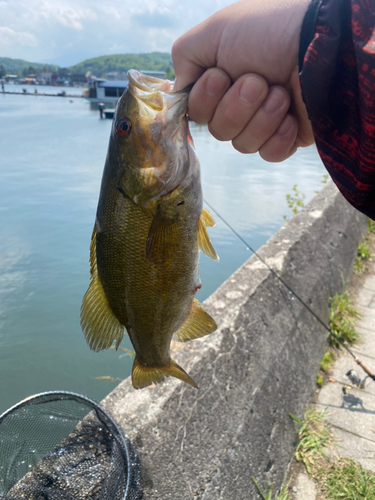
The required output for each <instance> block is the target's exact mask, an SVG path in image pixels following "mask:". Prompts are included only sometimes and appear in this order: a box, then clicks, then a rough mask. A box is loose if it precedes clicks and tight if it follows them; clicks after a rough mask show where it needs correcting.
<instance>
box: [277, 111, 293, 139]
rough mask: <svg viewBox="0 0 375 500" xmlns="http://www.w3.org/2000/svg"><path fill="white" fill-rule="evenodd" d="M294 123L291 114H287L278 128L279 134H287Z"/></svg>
mask: <svg viewBox="0 0 375 500" xmlns="http://www.w3.org/2000/svg"><path fill="white" fill-rule="evenodd" d="M292 125H293V119H292V118H291V117H290V116H287V117H286V118H285V120H284V121H283V123H282V124H281V125H280V127H279V128H278V129H277V133H278V135H286V134H287V133H288V132H289V131H290V128H291V127H292Z"/></svg>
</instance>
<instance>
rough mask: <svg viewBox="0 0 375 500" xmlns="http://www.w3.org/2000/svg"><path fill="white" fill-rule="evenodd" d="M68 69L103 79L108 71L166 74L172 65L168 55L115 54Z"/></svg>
mask: <svg viewBox="0 0 375 500" xmlns="http://www.w3.org/2000/svg"><path fill="white" fill-rule="evenodd" d="M68 69H69V71H70V72H72V73H84V74H86V73H87V71H91V74H92V75H95V76H97V77H104V76H105V74H106V73H109V72H110V71H122V72H124V73H125V72H126V71H128V70H129V69H138V70H142V69H144V70H149V71H150V70H151V71H165V72H166V73H167V74H168V73H170V71H173V65H172V58H171V55H170V54H169V53H164V52H151V53H149V54H116V55H112V56H101V57H94V58H93V59H86V61H83V62H81V63H79V64H76V65H75V66H70V68H68ZM169 76H170V75H169Z"/></svg>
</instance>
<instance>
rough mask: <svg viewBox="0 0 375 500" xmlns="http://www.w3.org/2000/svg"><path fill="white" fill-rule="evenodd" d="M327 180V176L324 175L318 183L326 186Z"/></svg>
mask: <svg viewBox="0 0 375 500" xmlns="http://www.w3.org/2000/svg"><path fill="white" fill-rule="evenodd" d="M328 179H329V174H324V175H323V178H322V180H321V181H320V182H321V183H322V184H327V182H328Z"/></svg>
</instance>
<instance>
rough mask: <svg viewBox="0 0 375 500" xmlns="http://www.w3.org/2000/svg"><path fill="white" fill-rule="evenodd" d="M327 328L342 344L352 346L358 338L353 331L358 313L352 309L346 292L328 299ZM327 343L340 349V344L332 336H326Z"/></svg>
mask: <svg viewBox="0 0 375 500" xmlns="http://www.w3.org/2000/svg"><path fill="white" fill-rule="evenodd" d="M330 306H331V308H330V311H329V328H330V330H332V332H333V333H334V334H336V336H337V337H338V338H339V339H340V340H341V341H342V342H344V343H346V344H349V345H351V344H353V343H354V342H356V341H357V340H358V338H359V334H358V333H357V332H356V331H355V330H354V325H355V322H356V320H357V319H358V318H359V312H358V311H357V310H356V309H355V308H354V307H353V305H352V301H351V299H350V297H349V294H348V292H347V291H345V292H344V293H343V294H341V295H338V294H336V295H335V296H334V297H332V298H331V299H330ZM328 343H329V345H330V346H333V347H341V344H340V343H339V342H338V341H337V340H336V338H335V337H334V336H333V335H329V336H328Z"/></svg>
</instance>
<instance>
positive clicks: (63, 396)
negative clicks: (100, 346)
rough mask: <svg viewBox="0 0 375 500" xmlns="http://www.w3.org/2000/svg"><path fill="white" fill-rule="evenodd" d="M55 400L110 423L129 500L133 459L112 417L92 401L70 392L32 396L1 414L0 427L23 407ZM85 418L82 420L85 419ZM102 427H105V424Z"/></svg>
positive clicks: (125, 493) (125, 497) (123, 499)
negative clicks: (76, 405)
mask: <svg viewBox="0 0 375 500" xmlns="http://www.w3.org/2000/svg"><path fill="white" fill-rule="evenodd" d="M57 400H59V401H62V400H64V401H75V402H77V403H79V404H83V405H85V406H87V408H88V411H87V414H86V416H87V415H89V413H90V412H91V411H92V410H95V412H96V416H97V417H98V419H99V420H100V421H101V422H102V423H103V422H105V421H108V422H109V423H110V425H111V426H112V428H113V431H114V432H115V433H116V434H115V438H116V441H117V442H120V444H121V452H122V453H124V455H125V460H126V467H127V470H126V475H127V476H126V488H125V492H124V495H123V497H122V500H131V494H132V491H131V486H132V469H131V465H132V460H134V458H132V457H131V456H130V450H129V445H128V443H127V442H126V440H125V437H124V434H123V432H122V430H121V429H120V427H119V426H118V424H117V423H116V422H115V420H114V419H113V418H112V416H111V415H110V414H109V413H108V412H107V411H106V410H104V408H102V407H101V406H100V405H99V403H97V402H96V401H94V400H92V399H90V398H88V397H86V396H83V395H81V394H77V393H74V392H70V391H48V392H42V393H38V394H34V395H32V396H29V397H27V398H25V399H23V400H22V401H20V402H19V403H17V404H15V405H14V406H11V407H10V408H9V409H8V410H6V411H5V412H3V413H2V414H1V415H0V426H1V424H2V423H3V422H4V420H5V419H6V418H7V417H9V416H10V415H12V414H13V413H14V412H16V411H18V410H20V409H22V408H23V407H25V406H28V405H37V404H43V403H48V402H53V401H57ZM86 416H85V417H84V418H86ZM100 416H102V417H104V419H103V420H102V419H101V418H100ZM80 421H81V419H77V425H78V423H79V422H80ZM104 425H106V426H107V424H106V423H105V424H104ZM133 453H134V450H133Z"/></svg>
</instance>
